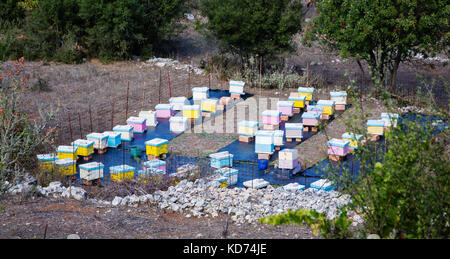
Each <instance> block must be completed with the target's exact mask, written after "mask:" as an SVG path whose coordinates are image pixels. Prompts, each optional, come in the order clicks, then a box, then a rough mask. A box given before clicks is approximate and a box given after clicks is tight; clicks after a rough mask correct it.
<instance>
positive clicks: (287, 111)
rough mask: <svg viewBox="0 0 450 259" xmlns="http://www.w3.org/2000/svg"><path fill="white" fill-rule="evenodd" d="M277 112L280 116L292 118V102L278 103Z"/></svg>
mask: <svg viewBox="0 0 450 259" xmlns="http://www.w3.org/2000/svg"><path fill="white" fill-rule="evenodd" d="M277 107H278V111H280V112H281V114H282V115H286V116H289V117H290V116H292V115H293V109H294V102H291V101H279V102H278V103H277Z"/></svg>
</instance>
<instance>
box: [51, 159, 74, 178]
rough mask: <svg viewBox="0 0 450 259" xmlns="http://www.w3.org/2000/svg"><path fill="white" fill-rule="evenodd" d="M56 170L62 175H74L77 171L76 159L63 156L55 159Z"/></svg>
mask: <svg viewBox="0 0 450 259" xmlns="http://www.w3.org/2000/svg"><path fill="white" fill-rule="evenodd" d="M55 166H56V170H57V171H58V173H60V174H62V175H74V174H76V173H77V161H75V160H73V159H70V158H64V159H59V160H56V161H55Z"/></svg>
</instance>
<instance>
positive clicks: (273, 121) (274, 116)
mask: <svg viewBox="0 0 450 259" xmlns="http://www.w3.org/2000/svg"><path fill="white" fill-rule="evenodd" d="M262 115H263V123H264V124H267V125H278V124H280V122H281V112H280V111H277V110H266V111H263V113H262Z"/></svg>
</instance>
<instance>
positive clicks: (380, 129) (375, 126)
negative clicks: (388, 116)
mask: <svg viewBox="0 0 450 259" xmlns="http://www.w3.org/2000/svg"><path fill="white" fill-rule="evenodd" d="M366 125H367V133H369V134H371V135H379V136H382V135H383V134H384V121H383V120H368V121H367V124H366Z"/></svg>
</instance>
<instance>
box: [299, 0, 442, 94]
mask: <svg viewBox="0 0 450 259" xmlns="http://www.w3.org/2000/svg"><path fill="white" fill-rule="evenodd" d="M317 12H318V15H317V17H316V18H315V19H314V20H313V21H312V24H311V26H310V27H309V28H308V29H307V33H306V34H305V39H306V41H310V40H316V39H318V40H319V41H320V42H321V43H322V44H323V45H324V46H327V47H330V48H332V49H335V50H339V51H340V53H341V55H342V56H343V57H352V58H354V59H356V61H357V62H358V64H359V66H360V68H361V70H362V66H361V63H360V60H365V61H366V62H367V63H368V65H369V67H370V71H371V74H372V76H373V77H375V81H378V82H380V83H381V84H382V85H383V86H385V87H387V88H388V89H392V87H393V86H394V85H395V79H396V76H397V70H398V67H399V65H400V63H402V62H405V61H407V60H409V59H411V57H413V56H415V55H416V54H418V53H420V54H423V55H424V56H428V55H430V54H431V55H434V54H436V53H437V52H439V51H440V50H443V49H445V48H448V43H449V34H448V30H449V21H448V18H449V17H450V6H449V5H448V1H446V0H403V1H397V0H377V1H373V0H322V1H319V3H318V4H317ZM362 71H363V70H362ZM363 73H364V71H363Z"/></svg>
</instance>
